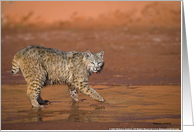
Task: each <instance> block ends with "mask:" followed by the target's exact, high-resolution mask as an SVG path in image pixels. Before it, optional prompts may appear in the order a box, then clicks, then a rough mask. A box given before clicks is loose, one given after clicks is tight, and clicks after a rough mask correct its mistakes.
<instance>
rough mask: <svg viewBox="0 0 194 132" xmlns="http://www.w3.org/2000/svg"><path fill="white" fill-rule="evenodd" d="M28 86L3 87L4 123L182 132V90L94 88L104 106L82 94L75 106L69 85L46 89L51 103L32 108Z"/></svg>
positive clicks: (153, 87)
mask: <svg viewBox="0 0 194 132" xmlns="http://www.w3.org/2000/svg"><path fill="white" fill-rule="evenodd" d="M26 87H27V86H26V85H6V84H5V85H1V122H2V124H7V123H21V122H41V121H42V122H44V121H66V122H153V124H161V125H162V124H165V125H168V127H176V128H181V86H179V85H178V86H169V85H167V86H97V85H95V86H93V88H94V89H95V90H96V91H97V92H98V93H99V94H100V95H101V96H102V97H104V99H105V102H104V103H100V102H96V101H95V100H93V99H92V98H90V97H88V96H86V95H83V94H81V93H80V94H79V99H80V102H79V103H73V102H72V100H71V97H70V94H69V92H68V88H67V86H66V85H58V86H48V87H45V88H43V89H42V98H43V99H46V100H49V101H50V102H51V103H50V104H48V105H45V107H44V108H40V109H38V108H32V107H31V105H30V102H29V100H28V98H27V96H26Z"/></svg>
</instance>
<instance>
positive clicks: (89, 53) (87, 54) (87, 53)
mask: <svg viewBox="0 0 194 132" xmlns="http://www.w3.org/2000/svg"><path fill="white" fill-rule="evenodd" d="M91 55H92V53H91V52H90V51H89V50H87V51H86V53H85V57H86V58H88V57H90V56H91Z"/></svg>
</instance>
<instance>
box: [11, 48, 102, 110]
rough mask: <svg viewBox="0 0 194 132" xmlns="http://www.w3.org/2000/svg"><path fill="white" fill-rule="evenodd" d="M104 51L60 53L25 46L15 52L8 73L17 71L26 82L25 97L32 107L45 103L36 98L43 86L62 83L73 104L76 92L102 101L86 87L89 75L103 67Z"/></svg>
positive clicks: (76, 97)
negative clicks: (64, 84) (67, 89)
mask: <svg viewBox="0 0 194 132" xmlns="http://www.w3.org/2000/svg"><path fill="white" fill-rule="evenodd" d="M103 55H104V51H101V52H100V53H91V52H90V51H86V52H77V51H72V52H63V51H59V50H56V49H52V48H45V47H42V46H29V47H27V48H24V49H22V50H20V51H19V52H17V53H16V55H15V56H14V58H13V62H12V73H13V74H16V73H17V72H18V71H19V69H20V70H21V72H22V74H23V76H24V78H25V80H26V82H27V96H28V98H29V100H30V102H31V104H32V106H34V107H42V106H43V104H46V102H47V101H46V100H43V99H42V98H41V96H40V94H41V89H42V88H43V86H44V85H47V84H62V83H66V84H67V85H68V87H69V91H70V95H71V97H72V99H73V100H74V101H76V102H77V101H79V99H78V92H79V91H80V92H81V93H83V94H86V95H88V96H90V97H92V98H93V99H95V100H97V101H102V102H104V99H103V98H102V97H101V96H100V95H99V94H98V93H97V92H96V91H95V90H94V89H92V88H91V87H89V86H88V84H87V82H88V78H89V76H90V75H91V73H92V72H100V71H101V70H102V68H103V66H104V60H103Z"/></svg>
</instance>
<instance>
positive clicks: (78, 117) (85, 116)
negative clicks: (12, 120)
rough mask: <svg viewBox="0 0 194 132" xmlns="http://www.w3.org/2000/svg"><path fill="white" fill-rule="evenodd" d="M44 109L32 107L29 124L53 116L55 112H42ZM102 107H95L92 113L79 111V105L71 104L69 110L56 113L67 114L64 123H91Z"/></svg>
mask: <svg viewBox="0 0 194 132" xmlns="http://www.w3.org/2000/svg"><path fill="white" fill-rule="evenodd" d="M43 109H44V108H36V107H32V108H31V110H30V111H29V115H28V117H29V121H30V122H38V121H43V118H47V117H49V116H48V115H50V114H52V116H55V114H54V113H55V112H56V111H53V112H51V111H50V112H49V111H44V110H43ZM104 109H105V107H104V106H99V105H95V108H94V110H93V111H89V110H79V103H76V102H73V103H72V105H71V109H70V110H68V111H67V110H64V111H58V112H59V113H60V114H65V113H66V114H69V116H68V118H67V119H64V120H65V121H70V122H92V121H93V118H94V117H95V116H97V115H96V114H95V113H96V111H100V110H104Z"/></svg>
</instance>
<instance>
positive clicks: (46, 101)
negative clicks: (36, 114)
mask: <svg viewBox="0 0 194 132" xmlns="http://www.w3.org/2000/svg"><path fill="white" fill-rule="evenodd" d="M40 94H41V92H40V93H39V95H38V99H37V100H38V103H39V104H40V105H47V104H49V103H50V101H48V100H43V99H42V97H41V96H40Z"/></svg>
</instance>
